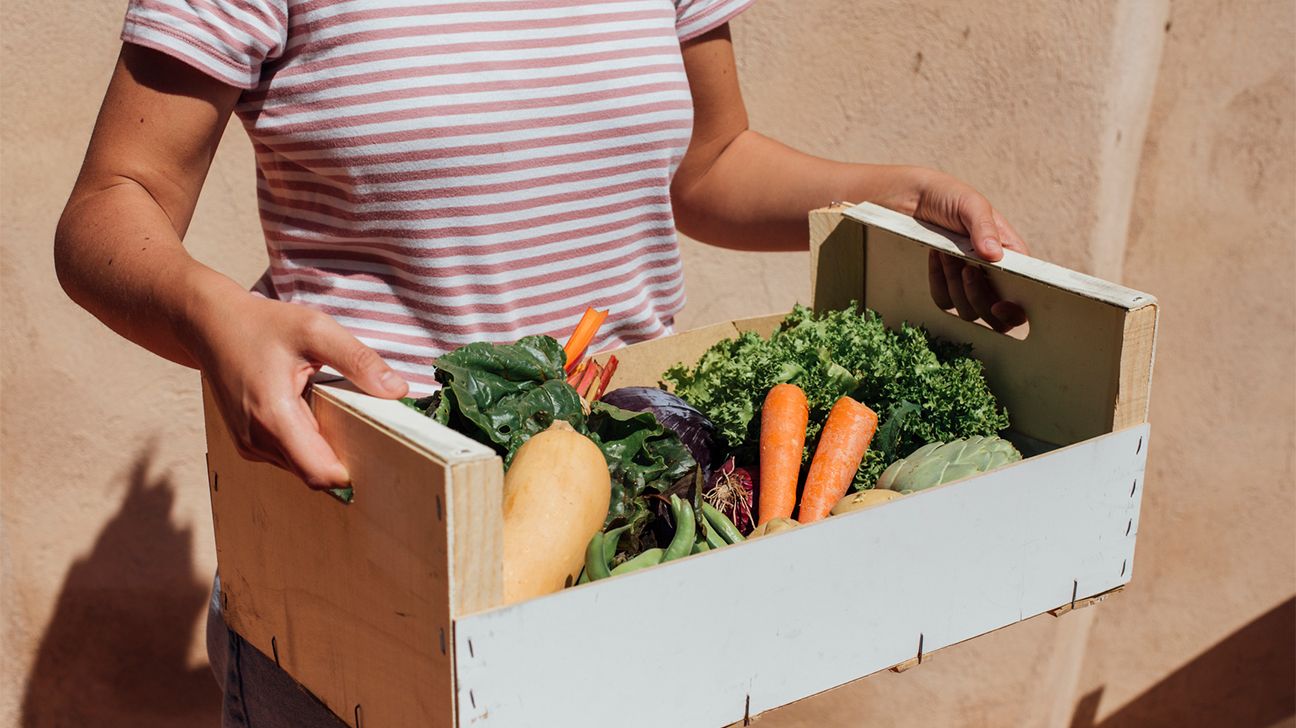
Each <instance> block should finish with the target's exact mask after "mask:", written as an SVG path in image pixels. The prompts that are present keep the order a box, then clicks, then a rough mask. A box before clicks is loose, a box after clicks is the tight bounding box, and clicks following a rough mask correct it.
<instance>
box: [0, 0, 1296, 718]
mask: <svg viewBox="0 0 1296 728" xmlns="http://www.w3.org/2000/svg"><path fill="white" fill-rule="evenodd" d="M122 5H123V3H118V2H111V3H105V2H95V3H70V2H57V3H45V4H39V3H28V4H23V5H19V6H16V7H12V8H7V10H9V12H8V13H7V17H6V20H5V27H4V41H5V42H4V46H3V69H4V70H3V75H2V76H0V84H3V90H2V95H0V121H2V122H3V124H2V125H0V141H2V142H3V152H2V154H3V157H2V158H0V161H2V169H0V193H2V195H3V197H2V200H3V202H2V205H3V206H2V208H0V231H3V232H2V234H3V245H4V252H3V257H2V258H0V276H2V290H0V296H2V297H3V298H2V299H0V300H2V302H3V312H2V315H3V329H2V331H0V336H3V339H2V340H3V362H2V364H0V366H2V368H0V384H2V385H3V393H2V394H0V404H2V413H0V443H2V447H3V459H2V460H0V489H2V491H0V509H2V512H0V542H2V543H3V550H2V551H0V580H2V583H0V600H2V601H0V605H2V606H0V610H2V611H0V618H2V619H3V628H2V630H0V633H2V634H3V640H4V642H3V646H2V648H3V650H4V654H5V658H4V661H3V670H4V674H5V677H6V678H7V679H6V680H4V681H3V684H4V685H5V687H4V688H3V689H0V723H3V724H6V725H8V724H17V723H18V722H20V720H22V721H23V722H24V724H25V725H31V726H63V725H106V726H116V725H132V726H154V725H156V726H184V725H195V724H202V722H203V721H207V722H208V723H207V724H211V723H210V721H211V716H213V715H214V714H215V713H214V711H215V709H216V700H217V697H218V696H217V695H216V694H215V691H214V689H213V688H212V685H211V683H210V682H209V680H208V676H207V675H206V673H205V665H204V658H203V650H202V646H201V643H200V639H199V637H200V634H199V629H200V615H201V612H202V609H203V603H204V600H205V598H206V590H207V581H208V579H209V577H210V574H211V571H212V569H213V567H214V557H213V549H212V534H211V524H210V516H209V514H208V504H207V496H206V494H205V489H204V487H203V485H202V483H203V468H202V457H201V453H202V451H203V445H202V433H201V424H200V419H199V416H198V413H197V407H198V400H197V380H196V376H195V375H194V374H193V373H192V372H188V371H184V370H181V369H179V368H177V367H173V366H171V365H168V364H165V363H162V362H160V361H157V360H155V359H153V358H151V357H150V356H149V355H147V354H146V353H144V352H142V351H139V350H136V349H134V348H132V347H131V345H129V344H126V343H124V342H122V341H120V340H118V339H116V338H115V337H114V336H113V335H112V334H110V333H109V332H107V331H106V330H105V329H103V328H102V327H100V326H99V325H98V324H97V323H96V322H94V321H93V320H92V319H90V318H89V317H88V316H87V315H85V314H84V313H82V312H81V311H80V310H79V309H77V308H76V307H74V306H73V305H72V304H71V303H69V302H67V301H66V300H65V299H64V298H63V296H62V295H61V293H60V291H59V290H58V288H57V284H56V283H55V282H54V276H53V266H52V262H51V260H50V252H49V242H50V239H51V236H52V231H53V226H54V223H55V220H56V218H57V215H58V211H59V208H60V207H61V204H62V201H63V199H64V198H65V196H66V194H67V191H68V189H69V188H70V185H71V182H72V179H73V177H74V175H75V171H76V167H77V164H78V162H79V158H80V155H81V153H82V152H83V150H84V146H85V142H86V139H87V137H88V133H89V129H90V125H91V123H92V121H93V117H94V112H95V109H96V107H97V104H98V101H99V98H100V97H101V95H102V91H103V88H104V85H105V83H106V80H107V76H108V72H109V69H110V67H111V64H112V60H113V57H114V54H115V49H116V41H115V33H116V26H117V25H118V23H119V18H120V14H121V9H122ZM735 34H736V44H737V47H738V51H739V54H740V65H741V72H742V75H743V83H744V89H745V92H746V95H747V99H748V104H749V107H750V110H751V115H752V119H753V123H754V125H755V126H757V127H758V128H760V129H762V130H764V131H767V132H769V133H771V134H773V135H775V136H777V137H779V138H781V139H783V140H785V141H788V142H790V143H793V144H796V145H798V146H800V147H802V148H805V149H807V150H810V151H814V152H816V153H820V154H824V155H827V156H834V157H838V158H845V159H854V160H877V161H910V162H916V163H922V164H928V165H931V166H937V167H941V168H944V169H946V170H948V171H950V172H953V173H955V174H958V175H960V176H962V177H964V178H966V179H968V180H969V181H971V182H973V183H974V184H976V185H978V186H979V187H981V188H982V189H983V190H984V191H986V192H987V193H988V194H990V195H991V196H992V198H993V199H994V200H995V201H996V203H997V204H998V205H999V206H1000V207H1001V209H1003V210H1004V211H1005V212H1006V213H1007V214H1008V215H1009V216H1010V218H1011V219H1012V220H1014V222H1015V223H1016V225H1017V226H1018V227H1019V229H1021V231H1022V232H1023V233H1024V234H1025V235H1026V237H1027V238H1028V240H1030V241H1031V243H1032V245H1033V246H1034V247H1035V249H1036V252H1037V253H1039V254H1040V255H1043V256H1045V257H1048V258H1050V259H1053V260H1056V261H1059V262H1062V263H1064V264H1066V265H1069V266H1072V267H1076V268H1080V269H1082V270H1087V271H1090V272H1094V273H1097V274H1099V275H1102V276H1105V277H1109V278H1114V279H1119V280H1122V281H1123V282H1125V283H1127V284H1129V285H1132V286H1135V287H1138V288H1141V289H1144V290H1148V291H1150V292H1152V293H1154V294H1156V295H1157V296H1158V297H1159V298H1160V299H1161V302H1162V306H1163V308H1162V329H1161V335H1160V342H1159V343H1160V346H1159V349H1158V360H1157V372H1156V379H1155V386H1154V389H1153V404H1152V419H1153V432H1154V434H1153V445H1152V449H1151V452H1150V462H1149V476H1148V480H1147V491H1146V496H1145V499H1144V516H1143V520H1142V526H1141V533H1140V540H1139V551H1138V562H1137V568H1136V573H1135V577H1134V581H1133V583H1132V584H1131V586H1130V588H1129V589H1128V590H1127V591H1126V592H1125V593H1124V594H1122V595H1120V596H1118V597H1115V598H1113V599H1111V600H1109V601H1108V602H1106V603H1104V604H1103V605H1101V606H1099V607H1097V608H1094V609H1089V610H1085V611H1082V612H1079V613H1076V614H1073V615H1070V616H1067V617H1064V618H1062V619H1053V618H1051V617H1043V618H1036V619H1033V620H1029V621H1027V622H1026V623H1024V624H1021V625H1018V626H1016V627H1014V628H1012V629H1008V630H1003V631H1001V632H998V633H995V634H993V635H990V636H987V637H983V638H980V639H977V640H974V641H972V642H969V643H967V644H964V645H960V646H957V647H954V648H951V649H949V650H947V651H944V652H942V653H940V654H939V655H938V656H937V658H936V659H934V660H932V661H931V662H929V663H927V664H924V665H923V666H922V667H921V668H920V669H918V670H914V671H911V672H908V673H905V674H902V675H893V674H883V675H880V676H877V677H874V678H870V679H868V680H865V681H862V682H860V683H857V684H854V685H851V686H848V687H845V688H841V689H838V690H835V691H832V692H830V693H828V694H826V695H824V696H821V697H818V698H815V699H812V700H808V701H804V702H802V703H799V704H797V705H794V706H791V707H788V708H785V709H783V710H781V711H778V712H776V713H774V714H773V715H771V716H769V717H767V718H763V719H762V724H767V725H769V726H812V725H823V724H825V723H830V724H839V725H854V724H863V723H867V724H869V725H880V726H887V725H906V726H915V725H917V726H941V725H974V726H998V725H1039V726H1043V725H1069V724H1070V725H1076V726H1088V725H1091V724H1093V723H1099V724H1102V725H1104V726H1125V725H1148V724H1152V725H1157V724H1161V725H1174V724H1187V723H1192V722H1195V723H1196V724H1202V725H1274V724H1277V723H1278V722H1280V721H1285V722H1287V724H1290V722H1291V721H1292V717H1291V713H1292V701H1293V695H1292V691H1293V684H1294V682H1296V676H1294V675H1293V671H1294V668H1293V656H1292V650H1291V645H1292V644H1293V637H1292V625H1293V622H1296V610H1294V608H1293V602H1292V601H1291V600H1292V597H1293V592H1296V550H1294V549H1293V546H1294V543H1293V529H1292V527H1293V522H1294V520H1296V486H1294V485H1293V475H1294V467H1293V452H1294V451H1296V423H1294V420H1296V392H1294V391H1293V387H1292V384H1291V373H1292V362H1293V361H1296V320H1294V311H1296V305H1293V304H1296V297H1294V294H1293V290H1294V288H1293V285H1292V283H1291V281H1292V280H1293V275H1292V274H1293V272H1294V271H1293V267H1294V263H1293V261H1294V260H1296V258H1294V257H1293V253H1296V250H1294V249H1293V248H1294V245H1293V242H1294V240H1296V229H1294V228H1296V224H1294V223H1293V219H1294V218H1293V212H1292V209H1291V204H1292V202H1293V201H1296V178H1294V176H1296V160H1294V159H1293V156H1294V155H1296V129H1294V128H1293V118H1294V117H1296V90H1294V89H1293V74H1294V73H1296V57H1294V55H1293V51H1292V47H1291V46H1292V44H1291V39H1292V38H1293V37H1296V9H1294V8H1293V6H1292V4H1291V3H1290V2H1286V1H1285V0H1280V1H1276V2H1249V3H1229V2H1224V0H1201V1H1199V2H1196V3H1191V4H1189V3H1167V2H1164V1H1163V0H1156V1H1150V2H1140V1H1136V0H1124V1H1121V0H1109V1H1107V2H1094V3H1063V2H1057V3H1048V4H1041V3H1036V2H1029V1H1027V0H1013V1H1012V2H1005V3H995V4H989V3H976V4H968V3H956V2H937V3H900V2H885V1H883V0H867V1H865V2H848V3H843V2H829V1H827V0H797V1H796V2H777V0H765V2H763V3H761V4H759V5H758V6H757V7H756V8H755V9H754V10H752V11H750V12H749V13H748V14H747V15H746V16H744V17H743V18H741V19H740V21H738V22H737V23H736V24H735ZM251 171H252V168H251V156H250V153H249V149H248V145H247V143H246V141H245V140H244V139H243V138H242V132H241V130H239V129H238V128H237V127H232V128H231V130H230V133H229V134H228V135H227V139H226V143H225V144H224V145H223V148H222V151H221V153H220V155H219V157H218V160H217V163H216V166H215V168H214V169H213V172H212V176H211V178H210V179H209V181H208V183H207V187H206V189H205V191H204V195H203V199H202V202H201V204H200V206H199V210H198V213H197V215H196V217H195V222H194V226H193V229H192V231H191V233H190V235H189V245H190V247H191V249H192V250H193V251H194V252H195V254H196V255H198V256H199V257H201V258H202V259H204V260H206V261H209V262H211V263H212V264H214V265H216V266H218V267H219V268H221V269H222V270H225V271H227V272H229V273H230V274H231V275H233V276H235V277H236V278H237V279H239V280H241V281H245V282H250V281H251V280H252V279H253V278H255V276H256V275H257V274H258V273H259V267H260V266H261V265H263V263H264V253H263V252H261V247H260V242H259V230H258V227H257V224H256V220H255V214H254V210H253V204H254V201H253V189H252V184H251ZM825 202H826V201H825ZM686 266H687V268H686V270H687V276H688V280H689V286H690V290H691V292H692V293H691V301H690V306H689V309H688V310H687V311H686V312H685V314H684V315H683V316H682V317H681V323H682V324H685V325H689V324H697V323H704V322H709V321H715V320H721V319H725V318H730V317H734V316H740V315H749V314H753V313H760V312H765V311H773V310H778V309H783V308H786V307H787V305H788V304H790V303H791V302H792V301H794V300H797V299H804V298H805V296H806V293H807V284H806V280H807V277H808V273H807V271H806V270H805V264H804V261H803V259H802V258H801V257H800V256H797V255H778V256H765V257H759V256H752V255H739V254H733V253H727V252H723V251H716V250H712V249H706V248H702V247H700V246H697V245H694V244H688V245H687V246H686ZM1275 609H1276V610H1277V611H1273V610H1275ZM20 716H21V718H20ZM1187 716H1192V717H1193V720H1192V721H1189V720H1188V719H1187ZM1073 718H1074V721H1073Z"/></svg>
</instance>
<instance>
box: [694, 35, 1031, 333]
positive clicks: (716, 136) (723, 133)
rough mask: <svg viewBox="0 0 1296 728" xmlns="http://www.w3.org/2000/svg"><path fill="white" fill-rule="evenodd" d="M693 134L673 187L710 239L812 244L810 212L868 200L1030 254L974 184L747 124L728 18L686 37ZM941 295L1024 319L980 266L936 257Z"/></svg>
mask: <svg viewBox="0 0 1296 728" xmlns="http://www.w3.org/2000/svg"><path fill="white" fill-rule="evenodd" d="M683 54H684V67H685V70H686V72H687V74H688V80H689V86H690V88H691V89H692V94H693V105H694V124H693V139H692V142H691V143H690V144H689V148H688V152H687V153H686V154H685V156H684V160H683V161H682V162H681V163H680V167H679V170H678V172H677V173H676V175H675V179H674V182H673V184H672V186H671V201H672V204H673V206H674V210H675V219H676V223H677V225H678V226H679V228H680V230H681V231H683V232H684V233H685V234H686V235H689V236H690V237H693V238H696V239H698V240H700V241H702V242H705V243H708V244H711V245H716V246H720V247H726V248H734V249H739V250H805V249H806V245H807V236H806V217H807V215H808V213H809V211H810V210H813V209H815V208H818V207H823V206H824V205H827V204H828V203H830V202H832V201H833V200H850V201H855V202H861V201H869V202H875V203H877V204H880V205H883V206H885V207H889V208H891V209H893V210H898V211H900V212H904V213H906V214H909V215H913V216H915V217H918V218H920V219H923V220H926V221H928V222H931V223H934V224H937V225H940V226H942V227H945V228H948V229H951V230H954V231H957V232H962V233H966V234H968V235H969V236H970V237H971V239H972V244H973V246H974V248H975V249H976V251H977V252H978V253H979V254H980V255H981V256H982V257H983V258H985V259H986V260H991V261H994V260H999V259H1000V258H1002V257H1003V253H1002V250H1001V249H1002V248H1009V249H1012V250H1016V251H1018V252H1022V253H1026V252H1028V249H1027V247H1026V244H1025V242H1023V241H1022V239H1021V236H1020V235H1018V234H1017V231H1016V230H1014V229H1013V228H1012V226H1011V225H1009V224H1008V223H1007V221H1005V220H1004V219H1003V217H1002V216H1001V215H1000V214H999V213H998V212H997V211H996V210H995V209H994V207H993V206H992V205H991V204H990V202H989V201H988V200H987V199H986V198H985V197H984V196H983V195H981V194H980V193H978V192H977V191H976V190H974V189H973V188H972V187H971V186H969V185H967V184H965V183H963V182H960V181H959V180H957V179H955V178H953V177H951V176H949V175H947V174H943V173H941V172H937V171H934V170H930V169H923V168H920V167H907V166H891V165H874V164H847V163H842V162H833V161H830V160H826V159H820V158H818V157H814V156H811V155H809V154H804V153H802V152H799V151H797V150H795V149H792V148H791V147H788V146H786V145H784V144H781V143H779V142H777V141H775V140H773V139H770V138H768V137H765V136H762V135H761V134H758V133H756V132H754V131H752V130H751V129H749V128H748V124H747V110H746V107H745V106H744V104H743V100H742V93H741V91H740V90H739V87H738V74H737V70H736V68H735V64H734V57H733V46H732V43H731V42H730V37H729V28H728V26H727V25H723V26H720V27H719V28H717V29H715V30H713V31H711V32H709V33H707V34H705V35H702V36H700V37H698V38H697V39H694V40H692V41H689V42H687V43H685V44H684V47H683ZM929 274H930V281H931V288H932V295H933V298H935V299H936V302H937V303H938V304H939V305H941V306H942V307H943V308H947V309H956V310H957V311H958V312H959V315H961V316H963V317H964V318H967V319H969V320H972V319H976V318H978V317H981V318H983V319H985V321H986V322H987V323H988V324H990V325H991V326H993V327H995V328H998V329H1001V330H1006V329H1008V328H1012V327H1013V326H1014V325H1017V324H1020V323H1022V322H1023V321H1024V320H1025V317H1024V315H1023V314H1022V311H1021V309H1020V308H1019V307H1017V306H1015V305H1014V304H1011V303H1009V302H1006V301H1000V300H998V297H997V296H996V295H995V294H994V291H993V289H991V288H990V287H989V284H988V282H987V281H986V279H985V278H984V276H983V275H982V274H981V272H980V270H979V269H978V268H976V267H975V266H963V265H962V263H961V262H960V261H958V260H957V259H954V258H952V257H948V256H935V255H933V256H932V257H931V260H930V263H929Z"/></svg>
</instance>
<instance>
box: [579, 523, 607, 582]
mask: <svg viewBox="0 0 1296 728" xmlns="http://www.w3.org/2000/svg"><path fill="white" fill-rule="evenodd" d="M605 538H606V537H605V536H604V534H603V532H602V531H599V532H598V533H596V534H594V537H593V538H591V539H590V542H589V546H587V547H586V548H585V572H586V573H587V574H589V580H590V581H598V580H599V579H606V578H608V577H609V576H611V575H612V573H611V572H609V571H608V565H607V560H606V559H604V558H603V543H604V540H605Z"/></svg>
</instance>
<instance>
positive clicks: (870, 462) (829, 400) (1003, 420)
mask: <svg viewBox="0 0 1296 728" xmlns="http://www.w3.org/2000/svg"><path fill="white" fill-rule="evenodd" d="M663 378H664V379H665V381H666V382H667V383H669V384H671V385H672V386H673V387H674V390H675V393H676V394H678V395H679V396H680V397H682V398H683V399H684V400H685V401H687V402H688V403H689V404H691V405H693V406H694V407H697V408H698V409H699V410H701V411H702V412H704V413H705V414H706V415H707V417H709V418H710V419H711V421H712V422H714V423H715V425H716V430H717V437H718V438H719V439H721V440H722V441H723V442H724V443H725V444H726V445H727V446H728V447H730V448H732V449H733V450H734V451H735V452H736V453H737V454H738V456H739V458H740V459H745V460H747V461H748V462H754V461H755V460H756V457H755V456H756V452H757V448H758V446H759V437H760V417H759V412H760V408H761V404H762V402H763V401H764V399H765V394H766V393H767V392H768V391H769V389H770V388H771V387H773V386H774V385H775V384H779V383H782V382H789V383H792V384H796V385H797V386H799V387H801V389H803V390H804V391H805V393H806V398H807V399H808V400H809V403H810V426H809V429H808V431H807V433H806V449H805V453H804V456H803V462H804V463H809V460H810V456H811V454H812V453H813V452H814V447H815V445H816V444H817V442H818V439H819V431H820V429H821V428H822V426H823V422H824V420H825V419H826V418H827V416H828V410H829V409H830V408H831V407H832V405H833V403H834V402H836V401H837V399H838V398H839V397H841V396H843V395H847V396H850V397H852V398H854V399H856V400H859V401H861V402H863V403H865V404H867V405H868V406H869V407H871V408H872V409H873V410H874V411H875V412H877V413H878V416H879V417H880V418H881V420H882V423H881V427H880V428H879V433H878V436H877V438H876V440H875V443H874V447H873V448H871V449H870V450H869V451H868V454H867V455H866V456H865V459H864V463H863V464H862V465H861V466H860V470H859V472H858V473H857V474H856V477H855V487H857V488H868V487H872V486H873V484H874V483H875V482H876V481H877V477H878V476H879V475H880V474H881V473H882V471H883V470H884V469H885V468H886V466H887V465H889V464H890V463H891V462H892V461H894V460H896V459H897V458H899V457H901V456H903V455H905V454H907V453H909V452H911V451H912V450H914V449H916V448H917V447H920V446H922V445H924V444H926V443H928V442H934V441H937V440H944V441H948V440H952V439H955V438H959V437H969V436H972V435H990V434H994V433H997V432H998V431H1000V430H1002V429H1004V428H1006V427H1007V426H1008V413H1007V412H1006V411H1005V410H1004V409H1003V408H1002V407H1001V406H999V404H998V403H997V402H996V401H995V398H994V395H993V394H991V392H990V389H989V387H988V386H987V384H986V380H985V372H984V370H983V367H982V365H981V363H980V362H979V361H977V360H976V359H974V358H972V356H971V351H970V348H969V347H967V346H963V345H958V344H951V343H948V342H942V341H938V340H935V339H933V338H932V337H930V336H929V335H928V334H927V333H926V331H924V330H923V329H920V328H914V327H912V326H909V325H908V324H902V325H901V327H900V328H899V329H898V330H892V329H888V328H886V327H885V326H884V325H883V322H882V318H881V317H880V316H878V315H877V314H876V313H875V312H873V311H870V310H867V309H866V310H864V311H862V312H861V311H859V310H858V307H857V306H856V305H855V304H852V305H851V306H850V307H849V308H847V309H844V310H839V311H829V312H826V313H824V314H822V315H819V316H816V315H815V313H814V312H813V311H812V310H810V309H809V308H806V307H804V306H797V307H796V308H794V309H793V310H792V313H791V314H789V315H788V317H787V318H786V319H784V320H783V323H782V324H781V325H780V326H779V328H778V329H777V330H776V331H775V332H774V333H773V334H772V335H771V336H770V337H769V338H768V339H765V338H762V337H760V336H759V335H757V334H754V333H751V332H748V333H744V334H742V335H740V336H739V337H738V338H736V339H727V340H725V341H721V342H719V343H717V344H715V345H714V346H712V347H711V349H709V350H708V351H707V352H706V353H705V354H703V355H702V357H701V358H700V359H699V360H698V361H697V363H696V364H695V365H694V366H692V367H686V366H684V365H682V364H680V365H676V366H675V367H672V368H671V369H669V370H667V371H666V373H665V374H664V376H663Z"/></svg>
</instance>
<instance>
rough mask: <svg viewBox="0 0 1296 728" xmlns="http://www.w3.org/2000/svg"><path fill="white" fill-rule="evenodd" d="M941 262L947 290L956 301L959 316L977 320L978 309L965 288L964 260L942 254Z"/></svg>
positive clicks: (953, 300)
mask: <svg viewBox="0 0 1296 728" xmlns="http://www.w3.org/2000/svg"><path fill="white" fill-rule="evenodd" d="M940 262H941V269H942V271H943V272H944V274H945V290H946V291H947V292H948V293H949V298H950V300H951V301H952V302H953V303H954V308H955V309H956V310H957V311H958V315H959V318H961V319H964V320H965V321H976V319H977V312H976V309H974V308H973V307H972V303H971V301H969V300H968V297H967V293H966V292H965V291H964V289H963V268H964V263H963V260H962V259H961V258H955V257H954V256H952V255H942V256H940Z"/></svg>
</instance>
